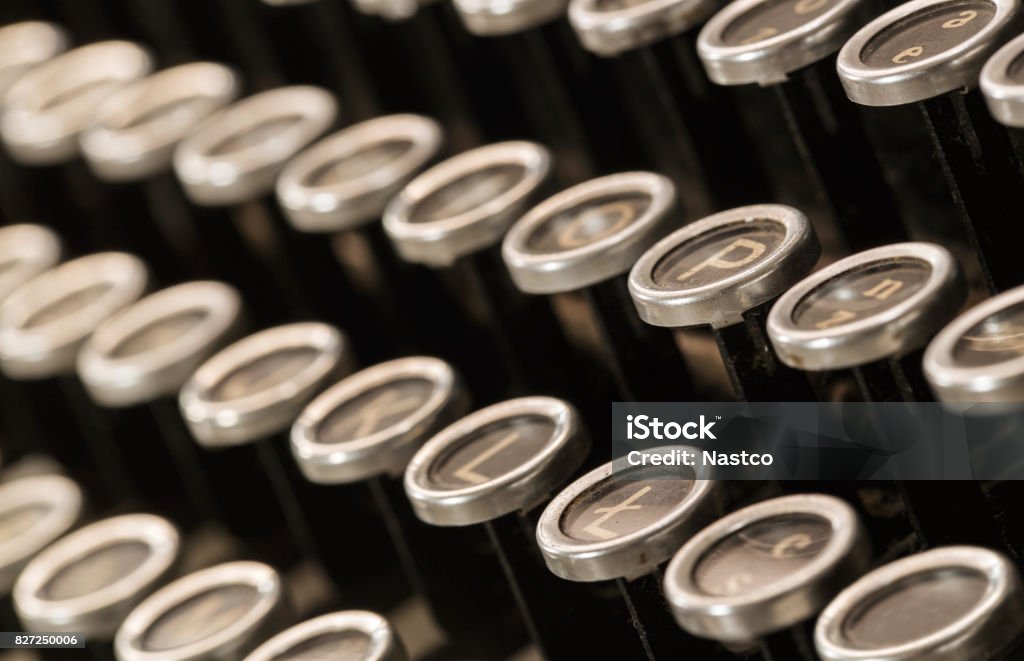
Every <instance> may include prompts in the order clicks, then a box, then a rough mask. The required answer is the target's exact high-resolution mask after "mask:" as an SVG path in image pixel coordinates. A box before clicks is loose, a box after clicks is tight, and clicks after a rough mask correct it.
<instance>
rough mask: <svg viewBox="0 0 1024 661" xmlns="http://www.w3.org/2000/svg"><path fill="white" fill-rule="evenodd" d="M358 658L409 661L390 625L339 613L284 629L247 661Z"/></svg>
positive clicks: (364, 614) (374, 617) (373, 616)
mask: <svg viewBox="0 0 1024 661" xmlns="http://www.w3.org/2000/svg"><path fill="white" fill-rule="evenodd" d="M315 657H323V658H332V659H348V658H352V659H355V658H359V659H366V660H367V661H406V659H408V658H409V657H408V656H407V655H406V653H405V648H404V646H403V645H402V640H401V638H400V637H399V635H398V632H397V631H395V629H394V627H393V626H391V623H390V622H388V620H387V619H386V618H385V617H384V616H382V615H378V614H377V613H373V612H370V611H355V610H352V611H339V612H337V613H328V614H327V615H321V616H320V617H316V618H313V619H312V620H306V621H305V622H303V623H301V624H296V625H295V626H293V627H291V628H290V629H285V630H284V631H282V632H281V633H279V634H277V635H276V636H274V637H273V638H271V639H270V640H268V641H267V642H265V643H263V644H262V645H260V646H259V647H258V648H256V650H254V651H253V652H252V653H251V654H249V656H247V657H245V661H285V660H286V659H295V660H298V659H303V658H315Z"/></svg>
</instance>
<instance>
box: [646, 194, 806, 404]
mask: <svg viewBox="0 0 1024 661" xmlns="http://www.w3.org/2000/svg"><path fill="white" fill-rule="evenodd" d="M820 251H821V249H820V246H819V244H818V239H817V236H816V235H815V233H814V229H813V228H812V227H811V224H810V222H809V221H808V220H807V216H805V215H804V214H803V213H801V212H800V211H798V210H797V209H794V208H792V207H787V206H783V205H779V204H759V205H754V206H748V207H739V208H736V209H730V210H729V211H723V212H721V213H717V214H715V215H713V216H708V217H707V218H704V219H702V220H699V221H697V222H694V223H690V224H689V225H686V226H685V227H683V228H682V229H680V230H677V231H676V232H674V233H672V234H670V235H669V236H667V237H665V238H664V239H663V240H661V241H660V242H658V243H657V244H656V245H655V246H654V247H653V248H651V249H650V250H648V251H647V252H646V253H644V254H643V256H641V257H640V259H639V260H637V262H636V265H635V266H633V270H632V272H631V273H630V275H629V291H630V294H631V295H632V298H633V303H634V305H635V307H636V310H637V312H638V313H639V316H640V318H641V319H643V320H644V321H645V322H646V323H648V324H651V325H653V326H661V327H665V328H687V327H694V326H705V327H706V326H710V327H711V329H712V332H713V333H714V335H715V340H716V341H717V343H718V348H719V351H720V352H721V354H722V360H723V361H724V363H725V368H726V370H727V371H728V373H729V378H730V380H731V382H732V384H733V389H734V390H735V393H736V396H737V397H738V398H740V399H743V400H746V401H780V400H781V401H813V400H814V397H813V394H812V391H811V389H810V385H809V384H808V383H807V380H806V378H805V377H804V375H803V374H801V373H799V372H795V371H792V370H789V369H788V368H787V367H786V366H785V365H782V364H781V363H780V362H779V360H778V359H777V357H776V356H775V353H774V352H773V351H772V348H771V346H770V345H769V343H768V334H767V332H766V330H765V323H766V317H767V316H768V307H769V305H770V304H771V302H772V301H773V300H775V299H776V297H778V296H779V295H780V294H782V292H784V291H786V290H787V289H788V288H789V287H791V286H792V285H793V284H794V283H795V282H798V281H799V280H800V278H802V277H804V276H805V275H807V273H809V272H810V271H811V269H812V268H814V264H815V262H817V261H818V256H819V254H820Z"/></svg>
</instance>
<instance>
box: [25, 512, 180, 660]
mask: <svg viewBox="0 0 1024 661" xmlns="http://www.w3.org/2000/svg"><path fill="white" fill-rule="evenodd" d="M179 552H180V539H179V535H178V531H177V530H176V529H175V528H174V526H173V525H172V524H171V523H170V522H169V521H167V520H166V519H162V518H160V517H158V516H153V515H151V514H126V515H122V516H116V517H112V518H109V519H103V520H101V521H98V522H96V523H93V524H90V525H88V526H86V527H84V528H81V529H79V530H77V531H75V532H73V533H71V534H69V535H67V536H65V537H63V538H61V539H60V540H59V541H57V542H56V543H54V544H53V545H51V546H50V547H49V548H47V549H46V550H44V551H42V552H41V553H39V554H38V555H37V556H36V557H35V558H33V559H32V561H31V562H29V563H28V565H27V566H26V567H25V569H24V570H23V571H22V573H21V576H19V577H18V581H17V583H15V584H14V591H13V597H14V607H15V609H16V611H17V613H18V617H19V619H20V620H21V624H22V626H23V627H24V628H25V629H26V630H27V631H32V632H38V633H58V632H63V631H70V632H79V633H81V634H83V635H84V637H85V638H86V640H87V641H88V644H89V645H90V646H96V647H99V648H100V649H102V648H103V647H105V646H107V645H109V644H110V642H111V641H113V639H114V633H115V632H116V631H117V628H118V626H120V624H121V622H122V621H123V620H124V619H125V618H126V617H127V616H128V613H129V612H130V611H131V610H132V609H133V608H135V606H136V605H137V604H138V603H139V602H140V601H142V600H143V599H144V598H145V597H146V596H147V595H149V593H150V592H152V591H153V590H154V589H156V588H157V587H159V586H160V585H161V584H162V583H164V582H165V581H166V580H167V579H168V578H169V576H170V574H171V571H172V570H173V569H174V566H175V564H176V563H177V561H178V557H179Z"/></svg>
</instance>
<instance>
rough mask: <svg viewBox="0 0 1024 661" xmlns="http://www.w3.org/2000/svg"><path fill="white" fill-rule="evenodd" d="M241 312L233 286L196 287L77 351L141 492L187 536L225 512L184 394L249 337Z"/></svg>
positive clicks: (102, 330) (166, 297)
mask: <svg viewBox="0 0 1024 661" xmlns="http://www.w3.org/2000/svg"><path fill="white" fill-rule="evenodd" d="M243 316H244V310H243V306H242V300H241V298H240V296H239V294H238V292H237V291H236V290H235V289H234V288H233V287H231V286H229V285H225V284H223V283H220V282H189V283H185V284H182V285H177V286H175V287H170V288H168V289H164V290H161V291H159V292H157V293H155V294H151V295H149V296H147V297H145V298H143V299H142V300H140V301H138V302H137V303H135V304H134V305H131V306H130V307H128V308H126V309H124V310H122V311H121V312H119V313H117V314H115V315H114V316H112V317H111V318H110V319H108V320H107V321H106V322H104V323H103V324H102V325H101V326H100V327H99V328H97V329H96V332H95V333H94V334H93V335H92V337H90V338H89V340H88V341H87V342H86V343H85V345H84V346H83V347H82V349H81V351H80V352H79V354H78V360H77V368H78V378H79V379H80V380H81V381H82V383H83V385H84V386H85V390H86V392H88V394H89V396H90V397H91V398H92V401H93V402H95V403H96V405H97V406H99V407H102V408H104V409H105V410H104V411H103V413H104V418H105V421H106V424H107V425H108V426H109V428H110V429H111V432H112V434H113V436H114V438H115V439H116V442H117V444H118V447H120V448H121V449H122V451H123V453H124V457H125V461H126V463H127V465H128V468H129V469H130V473H131V476H132V480H133V482H134V483H135V484H136V485H137V489H138V491H139V493H140V495H141V496H142V498H143V499H144V500H145V501H146V503H147V506H148V507H150V508H152V509H155V510H156V511H157V512H159V513H163V514H166V516H168V517H169V518H171V519H172V520H173V521H175V523H177V524H178V525H180V526H182V527H183V528H184V529H185V530H190V529H191V528H193V527H195V526H196V525H199V524H200V523H202V522H212V521H216V520H218V519H219V518H220V515H221V512H219V510H218V507H217V501H216V498H215V496H214V495H213V492H212V491H211V489H212V487H211V485H210V480H211V478H213V477H214V475H211V473H210V470H211V468H210V467H209V466H207V465H205V463H204V461H203V460H204V459H205V455H206V453H204V452H202V451H200V450H198V449H197V448H196V446H195V444H194V443H193V442H192V439H191V436H190V434H189V431H188V429H187V428H186V427H185V425H184V424H183V422H182V419H181V416H180V414H179V413H178V407H177V402H176V397H177V394H178V391H179V390H180V389H181V387H182V385H184V384H185V382H186V381H187V380H188V379H189V377H190V376H191V375H192V373H193V372H195V370H196V369H197V368H198V367H199V366H200V365H201V364H202V363H203V362H204V361H205V360H206V359H207V358H209V357H210V356H211V355H212V354H213V353H214V352H216V351H218V350H219V349H221V348H222V347H224V346H225V345H227V344H228V343H229V342H230V341H232V340H234V339H235V338H236V337H237V336H238V335H240V334H241V331H242V327H243V325H244V318H243ZM219 479H223V476H219Z"/></svg>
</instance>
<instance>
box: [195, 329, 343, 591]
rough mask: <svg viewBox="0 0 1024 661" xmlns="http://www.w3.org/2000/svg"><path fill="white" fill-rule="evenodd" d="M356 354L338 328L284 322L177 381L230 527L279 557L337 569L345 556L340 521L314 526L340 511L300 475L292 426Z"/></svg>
mask: <svg viewBox="0 0 1024 661" xmlns="http://www.w3.org/2000/svg"><path fill="white" fill-rule="evenodd" d="M352 362H353V358H352V355H351V349H350V347H349V343H348V340H347V339H346V338H345V336H344V335H343V334H342V333H341V332H340V331H338V330H337V329H335V328H334V327H332V326H328V325H326V324H320V323H297V324H288V325H285V326H277V327H274V328H270V329H267V330H264V331H260V332H258V333H255V334H253V335H249V336H247V337H245V338H243V339H241V340H239V341H237V342H235V343H234V344H232V345H230V346H228V347H227V348H225V349H222V350H221V351H220V352H219V353H217V354H214V356H213V357H211V358H209V359H208V360H207V361H206V362H204V363H203V364H202V365H201V366H200V367H199V369H198V370H196V372H195V373H194V374H193V375H192V376H191V378H190V379H189V380H188V381H187V382H186V383H185V386H184V387H183V388H182V390H181V394H180V396H179V406H180V408H181V414H182V416H183V417H184V419H185V422H186V424H187V425H188V428H189V430H190V431H191V433H192V436H193V437H194V438H195V440H196V441H197V442H198V443H199V445H200V446H202V448H203V451H204V452H205V453H206V457H205V460H206V461H208V462H210V463H211V464H212V465H213V467H214V470H215V472H216V477H215V478H214V480H213V486H214V488H215V490H216V496H217V500H218V502H219V504H220V506H221V508H222V509H223V511H224V512H225V514H226V524H227V526H228V528H229V530H230V531H231V532H232V533H234V534H235V535H236V536H238V537H239V538H240V539H242V540H243V541H246V542H249V543H250V545H252V546H253V547H254V548H255V549H256V550H257V551H259V552H260V553H261V554H263V555H262V556H261V557H271V558H274V560H275V563H277V564H278V565H279V566H294V565H295V564H297V563H299V562H301V561H302V560H303V559H306V560H309V561H311V562H315V561H318V560H319V561H322V562H323V563H324V568H325V569H327V570H329V571H332V573H333V571H335V570H338V569H339V568H338V567H334V566H333V562H334V561H336V560H337V561H338V562H340V561H341V560H342V559H344V557H345V553H344V550H342V549H334V548H333V546H334V545H337V544H338V543H340V540H338V539H337V537H338V536H337V535H336V534H335V531H334V528H333V527H331V526H330V525H327V524H326V523H324V525H318V524H319V523H320V522H326V521H328V520H333V521H337V512H331V511H329V510H330V503H329V502H325V499H324V498H323V497H322V496H321V495H320V494H318V493H316V492H315V491H314V490H313V489H312V488H311V485H309V484H308V483H307V482H306V480H305V479H303V476H302V474H301V472H300V471H299V469H298V466H296V464H295V461H294V460H293V459H292V456H291V453H290V452H289V444H288V439H287V432H288V429H289V427H290V426H291V424H292V422H293V421H294V420H295V418H296V417H297V416H298V415H299V413H300V412H301V411H302V409H303V407H305V405H306V404H307V403H308V402H309V401H310V400H311V399H312V398H313V397H314V396H316V395H317V393H319V392H320V391H321V390H323V388H324V387H325V386H327V385H328V384H329V383H331V382H332V381H333V380H334V379H336V378H337V377H338V376H339V375H343V374H346V373H347V372H348V371H349V370H350V369H351V364H352ZM331 515H333V517H334V518H333V519H328V518H327V517H329V516H331ZM332 551H333V552H332Z"/></svg>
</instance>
